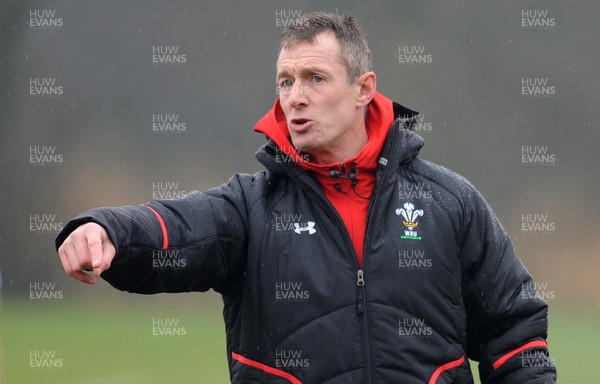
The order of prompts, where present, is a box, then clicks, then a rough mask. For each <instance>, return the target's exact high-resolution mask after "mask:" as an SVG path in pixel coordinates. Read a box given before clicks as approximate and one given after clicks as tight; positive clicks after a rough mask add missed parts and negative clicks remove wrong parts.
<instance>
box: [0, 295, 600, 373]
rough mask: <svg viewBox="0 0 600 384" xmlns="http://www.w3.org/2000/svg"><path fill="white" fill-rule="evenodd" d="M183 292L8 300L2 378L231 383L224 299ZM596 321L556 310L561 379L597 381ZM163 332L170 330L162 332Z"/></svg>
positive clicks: (553, 341)
mask: <svg viewBox="0 0 600 384" xmlns="http://www.w3.org/2000/svg"><path fill="white" fill-rule="evenodd" d="M178 296H179V297H174V296H172V295H159V296H153V297H146V296H133V295H125V296H119V297H120V298H119V299H118V300H113V299H108V300H97V299H86V300H79V301H78V302H76V303H75V302H73V301H69V300H59V301H54V302H40V301H33V302H31V301H12V300H6V299H5V300H4V302H3V303H2V322H1V330H2V331H1V339H0V342H1V345H2V349H1V351H2V355H3V356H2V359H3V363H2V368H3V369H2V375H1V378H2V379H3V383H4V384H22V383H26V384H28V383H50V384H51V383H61V384H69V383H78V384H80V383H81V384H94V383H117V384H118V383H124V384H136V383H140V384H141V383H144V384H151V383H157V384H158V383H160V384H164V383H228V382H229V379H228V373H227V366H226V356H225V335H224V326H223V323H222V317H221V303H220V299H219V298H218V297H217V296H216V295H208V296H206V295H183V297H181V296H182V295H178ZM599 319H600V316H599V314H598V313H587V312H585V311H582V310H579V311H578V310H572V309H571V310H567V309H564V308H562V309H561V310H560V311H559V310H554V311H553V312H552V314H551V336H550V340H549V342H550V346H551V352H552V356H553V358H554V360H555V361H556V365H557V367H558V370H559V377H560V379H561V380H560V382H562V383H569V384H572V383H586V384H589V383H594V382H597V375H596V374H595V352H596V346H597V345H599V344H600V331H599V330H598V328H599V327H598V326H599V325H600V321H599ZM165 330H167V331H168V330H170V331H169V333H171V334H169V335H160V334H161V333H163V334H164V333H165V332H164V331H165ZM173 330H174V332H172V331H173ZM173 333H175V334H173ZM48 365H51V366H53V367H49V366H48ZM36 366H40V367H36ZM474 367H475V366H474Z"/></svg>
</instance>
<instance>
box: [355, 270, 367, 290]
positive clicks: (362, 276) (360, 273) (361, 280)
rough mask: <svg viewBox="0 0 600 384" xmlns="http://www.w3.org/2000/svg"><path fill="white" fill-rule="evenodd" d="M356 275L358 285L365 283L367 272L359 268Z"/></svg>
mask: <svg viewBox="0 0 600 384" xmlns="http://www.w3.org/2000/svg"><path fill="white" fill-rule="evenodd" d="M356 276H357V277H358V279H357V280H356V285H358V286H359V287H362V286H363V285H365V272H364V271H363V270H362V269H359V270H358V272H356Z"/></svg>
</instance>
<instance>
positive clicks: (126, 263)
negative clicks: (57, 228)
mask: <svg viewBox="0 0 600 384" xmlns="http://www.w3.org/2000/svg"><path fill="white" fill-rule="evenodd" d="M254 180H255V179H254V177H252V176H249V175H236V176H234V177H232V178H231V180H230V181H229V182H228V183H226V184H223V185H221V186H220V187H217V188H213V189H210V190H208V191H206V192H191V193H188V194H186V195H185V196H183V197H181V198H179V199H173V200H161V201H150V202H148V203H147V204H144V205H140V206H124V207H118V208H97V209H92V210H90V211H87V212H84V213H82V214H81V215H79V216H78V217H76V218H75V219H73V220H72V221H70V222H69V223H68V224H67V225H66V226H65V228H64V229H63V230H62V231H61V232H60V233H59V235H58V237H57V238H56V247H57V248H58V247H59V246H60V245H61V244H62V242H63V241H64V240H65V238H66V237H67V236H68V235H69V234H70V233H71V232H72V231H73V230H75V229H76V228H77V227H78V226H80V225H82V224H84V223H87V222H95V223H98V224H99V225H101V226H102V227H104V228H105V229H106V231H107V232H108V235H109V237H110V239H111V241H112V242H113V244H114V246H115V248H116V249H117V255H116V256H115V258H114V259H113V262H112V264H111V267H110V268H109V269H107V270H106V271H104V272H103V273H102V275H101V277H102V278H103V279H105V280H106V281H108V282H109V283H110V284H111V285H112V286H114V287H115V288H117V289H120V290H124V291H128V292H135V293H143V294H151V293H159V292H189V291H207V290H208V289H210V288H213V289H214V290H215V291H217V292H220V293H224V292H226V291H227V290H228V289H229V288H230V287H231V286H232V285H233V284H235V282H236V281H237V280H238V279H239V277H240V276H241V275H242V268H243V264H244V259H245V249H246V236H247V235H246V234H247V228H248V222H247V220H248V212H247V209H248V207H247V202H246V200H245V196H244V188H254V186H253V184H255V183H254Z"/></svg>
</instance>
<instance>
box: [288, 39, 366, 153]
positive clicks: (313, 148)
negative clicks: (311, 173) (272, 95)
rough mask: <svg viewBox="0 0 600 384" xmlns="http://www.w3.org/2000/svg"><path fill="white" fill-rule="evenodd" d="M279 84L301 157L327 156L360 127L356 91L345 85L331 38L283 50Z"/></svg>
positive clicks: (361, 115)
mask: <svg viewBox="0 0 600 384" xmlns="http://www.w3.org/2000/svg"><path fill="white" fill-rule="evenodd" d="M277 82H278V85H279V89H280V102H281V107H282V109H283V112H284V114H285V117H286V121H287V126H288V129H289V132H290V135H291V139H292V143H293V144H294V146H295V147H296V148H297V149H300V150H301V151H303V152H306V153H309V154H311V155H314V156H319V155H322V154H324V155H325V157H331V156H329V155H330V154H334V153H336V152H340V148H342V147H343V146H345V145H348V142H349V140H352V139H353V138H354V137H355V134H356V132H355V131H356V130H357V129H360V125H361V123H362V124H364V112H363V108H362V106H358V104H357V100H356V99H357V95H358V93H359V92H360V86H358V85H357V84H356V82H355V83H354V84H350V85H349V84H348V80H347V72H346V67H345V66H344V64H343V62H342V59H341V47H340V44H339V42H338V40H337V38H336V37H335V36H334V35H333V34H331V33H328V32H323V33H321V34H319V35H317V38H316V41H315V43H314V44H311V43H309V42H301V43H298V44H296V45H294V46H293V47H291V48H289V49H282V50H281V53H280V54H279V59H278V60H277ZM361 120H362V121H361ZM363 127H364V126H363ZM363 129H364V128H363Z"/></svg>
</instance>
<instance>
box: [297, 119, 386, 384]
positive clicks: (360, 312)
mask: <svg viewBox="0 0 600 384" xmlns="http://www.w3.org/2000/svg"><path fill="white" fill-rule="evenodd" d="M390 129H392V130H393V131H394V132H393V133H392V141H393V140H395V131H396V127H395V124H394V125H392V127H391V128H390ZM340 168H341V170H342V171H345V166H344V163H343V162H341V163H340ZM298 171H301V169H300V167H298V169H297V171H296V170H294V171H292V173H293V174H294V173H295V176H296V179H297V180H298V181H300V182H301V183H302V184H306V185H307V186H310V183H308V182H307V181H305V180H300V179H301V178H300V177H298V176H299V173H296V172H298ZM387 173H388V167H387V166H386V167H385V169H384V171H383V175H382V176H381V179H380V180H379V183H377V180H375V185H374V186H373V192H374V193H372V194H371V201H370V203H369V208H368V212H367V226H366V229H365V243H364V246H363V265H362V269H361V267H360V265H358V257H357V255H356V252H355V250H354V245H353V244H352V239H351V238H350V234H349V233H348V230H347V229H346V226H345V224H344V222H343V220H342V218H341V217H340V215H339V214H338V212H337V211H336V209H335V207H334V206H333V205H332V204H331V202H330V201H329V200H328V199H327V197H326V196H325V195H324V194H323V193H317V191H320V189H319V188H318V187H317V186H310V188H309V190H311V191H312V192H313V193H315V195H316V196H317V197H318V199H317V201H320V202H321V203H322V204H323V205H324V206H325V208H326V209H328V210H329V211H330V213H331V214H332V215H333V217H335V218H336V219H337V224H338V226H339V227H340V228H341V229H340V230H341V232H342V233H343V234H344V235H345V236H344V237H345V239H346V246H347V248H348V249H349V250H350V258H351V259H352V260H351V263H352V265H353V266H354V268H356V271H357V272H356V285H357V287H358V289H357V295H356V296H357V298H356V302H357V304H356V313H357V316H358V318H359V319H360V320H361V321H360V322H361V323H362V327H363V329H362V332H361V340H362V344H363V345H362V347H363V353H364V359H365V372H366V383H367V384H372V383H373V372H372V370H373V367H372V361H371V358H372V356H371V342H370V340H371V332H370V330H369V321H368V316H367V315H368V311H367V308H366V300H367V298H366V289H365V284H366V276H365V270H366V269H367V267H366V265H367V259H368V258H367V257H366V252H364V250H366V249H367V244H368V240H369V232H370V227H371V226H370V223H371V218H372V216H373V211H374V208H373V207H374V206H375V203H376V201H377V198H378V197H379V193H380V187H379V186H380V185H381V184H383V182H384V180H385V178H386V176H387ZM315 187H317V188H315Z"/></svg>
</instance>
